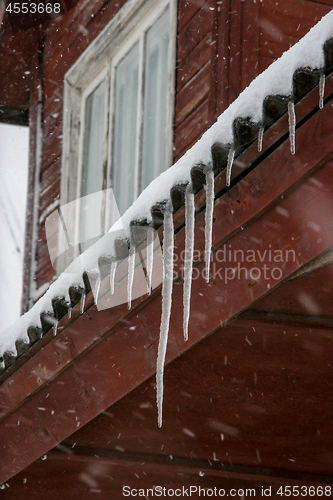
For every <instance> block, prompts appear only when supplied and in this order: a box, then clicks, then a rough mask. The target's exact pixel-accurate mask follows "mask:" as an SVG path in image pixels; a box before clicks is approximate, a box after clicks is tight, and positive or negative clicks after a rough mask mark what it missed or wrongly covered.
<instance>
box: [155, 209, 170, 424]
mask: <svg viewBox="0 0 333 500" xmlns="http://www.w3.org/2000/svg"><path fill="white" fill-rule="evenodd" d="M173 231H174V229H173V217H172V210H171V207H170V208H169V210H167V211H166V212H165V214H164V227H163V282H162V316H161V326H160V339H159V344H158V355H157V366H156V400H157V409H158V426H159V427H162V419H163V416H162V415H163V414H162V408H163V373H164V362H165V354H166V349H167V343H168V334H169V323H170V314H171V303H172V286H173V251H174V248H173V247H174V235H173Z"/></svg>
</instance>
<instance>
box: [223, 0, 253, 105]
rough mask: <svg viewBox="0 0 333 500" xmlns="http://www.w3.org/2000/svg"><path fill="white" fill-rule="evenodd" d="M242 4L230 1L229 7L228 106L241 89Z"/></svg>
mask: <svg viewBox="0 0 333 500" xmlns="http://www.w3.org/2000/svg"><path fill="white" fill-rule="evenodd" d="M244 5H245V4H244V2H242V1H240V0H231V5H230V41H229V46H230V50H229V52H230V55H229V69H228V75H229V82H228V105H229V104H231V103H232V102H233V101H234V100H235V99H236V98H237V97H238V96H239V94H240V92H241V90H242V87H241V82H242V51H243V47H242V44H243V40H242V37H243V32H242V19H243V16H244V14H243V10H244V9H243V7H244ZM247 21H248V20H247Z"/></svg>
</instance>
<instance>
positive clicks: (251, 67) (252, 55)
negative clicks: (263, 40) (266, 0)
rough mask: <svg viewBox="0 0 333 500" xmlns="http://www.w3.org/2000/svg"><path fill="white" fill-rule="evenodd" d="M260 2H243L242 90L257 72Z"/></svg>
mask: <svg viewBox="0 0 333 500" xmlns="http://www.w3.org/2000/svg"><path fill="white" fill-rule="evenodd" d="M259 12H260V2H244V6H243V23H244V24H243V44H242V80H241V82H242V83H241V87H242V90H243V89H245V88H246V87H247V86H248V85H250V83H251V82H252V80H254V79H255V77H256V76H258V74H259Z"/></svg>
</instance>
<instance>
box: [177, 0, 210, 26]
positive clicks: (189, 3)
mask: <svg viewBox="0 0 333 500" xmlns="http://www.w3.org/2000/svg"><path fill="white" fill-rule="evenodd" d="M205 1H206V0H179V2H178V30H179V31H182V30H183V28H184V26H185V25H186V24H187V23H188V22H189V21H190V19H191V18H192V17H194V16H195V14H197V13H198V10H199V9H201V8H202V6H203V5H204V3H205Z"/></svg>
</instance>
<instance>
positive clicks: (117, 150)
mask: <svg viewBox="0 0 333 500" xmlns="http://www.w3.org/2000/svg"><path fill="white" fill-rule="evenodd" d="M138 92H139V44H138V43H137V44H136V45H134V47H133V48H132V49H131V50H130V52H128V53H127V54H126V56H125V57H124V59H122V61H121V62H120V63H119V64H118V66H117V68H116V78H115V111H114V113H115V118H114V133H113V155H112V160H113V161H112V187H113V189H114V194H115V198H116V201H117V205H118V209H119V212H120V214H121V215H122V214H123V213H124V211H125V210H126V209H127V208H128V207H129V206H130V205H131V204H132V203H133V201H134V180H135V179H134V174H135V149H136V141H137V106H138Z"/></svg>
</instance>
